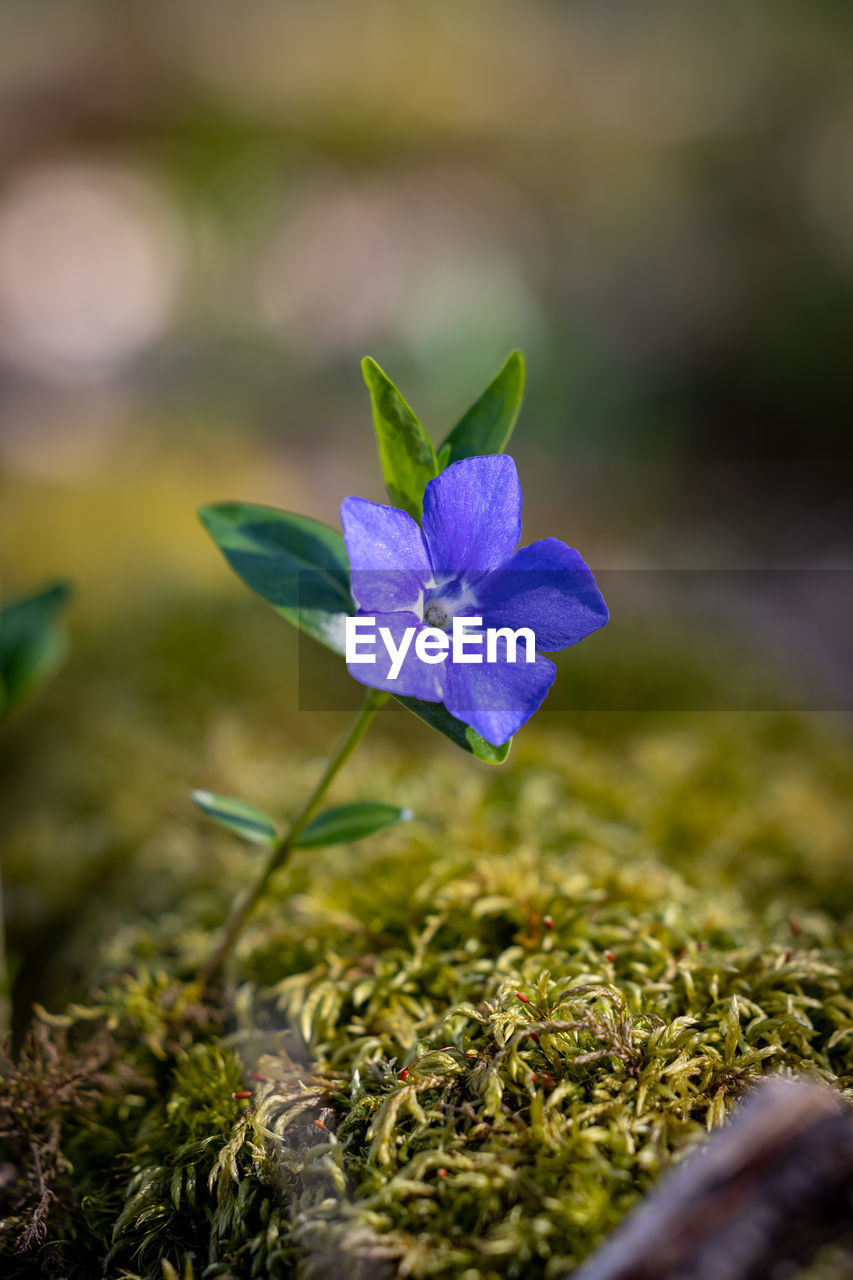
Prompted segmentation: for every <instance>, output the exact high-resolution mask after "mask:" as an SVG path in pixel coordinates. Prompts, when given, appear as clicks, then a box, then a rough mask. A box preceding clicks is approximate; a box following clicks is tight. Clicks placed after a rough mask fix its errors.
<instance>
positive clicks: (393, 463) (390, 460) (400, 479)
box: [361, 356, 438, 520]
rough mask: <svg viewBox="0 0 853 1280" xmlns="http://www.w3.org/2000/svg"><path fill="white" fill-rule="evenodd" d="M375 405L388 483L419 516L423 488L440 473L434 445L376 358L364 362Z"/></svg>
mask: <svg viewBox="0 0 853 1280" xmlns="http://www.w3.org/2000/svg"><path fill="white" fill-rule="evenodd" d="M361 368H362V372H363V374H364V381H365V382H366V383H367V389H368V391H369V392H370V402H371V405H372V406H373V425H374V427H375V428H376V440H377V443H378V445H379V461H380V463H381V464H382V474H383V476H384V477H385V485H386V488H387V489H388V493H389V495H390V497H391V501H392V502H393V503H394V505H395V506H396V507H402V509H403V510H404V511H408V513H409V515H410V516H413V517H414V518H415V520H420V518H421V513H422V511H423V501H424V489H425V488H426V486H427V485H428V483H429V482H430V480H432V479H433V477H434V476H436V475H437V474H438V465H437V463H436V459H435V449H434V448H433V447H432V442H431V440H430V438H429V436H428V435H427V433H426V432H425V431H424V429H423V427H422V426H421V424H420V422H419V421H418V419H417V417H416V415H415V413H414V412H413V410H412V409H410V408H409V406H408V405H407V404H406V401H405V400H404V399H403V397H402V396H401V395H400V392H399V391H398V390H397V388H396V387H395V386H394V383H393V382H392V381H391V379H390V378H389V377H388V376H387V375H386V374H385V373H383V371H382V370H381V369H380V368H379V365H378V364H377V363H376V361H375V360H372V359H371V358H370V356H365V358H364V359H363V360H362V362H361Z"/></svg>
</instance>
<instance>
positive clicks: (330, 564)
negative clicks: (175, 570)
mask: <svg viewBox="0 0 853 1280" xmlns="http://www.w3.org/2000/svg"><path fill="white" fill-rule="evenodd" d="M199 518H200V520H201V522H202V524H203V525H204V527H205V529H207V532H208V533H209V534H210V536H211V538H212V539H213V541H214V542H215V543H216V545H217V546H218V547H219V550H220V551H221V552H222V554H223V555H224V556H225V559H226V560H227V561H228V563H229V564H230V566H231V568H232V569H233V570H234V572H235V573H236V574H237V575H238V576H239V577H240V578H242V579H243V581H244V582H245V583H246V584H247V585H248V586H250V587H251V588H252V590H253V591H257V593H258V595H260V596H263V598H264V599H265V600H267V601H268V602H269V603H270V604H271V605H272V606H273V608H274V609H276V610H277V611H278V613H280V614H281V615H282V617H284V618H286V619H287V621H288V622H290V623H292V625H293V626H295V627H299V628H300V629H301V630H302V631H305V632H307V634H308V635H311V636H313V637H314V639H315V640H319V641H320V643H321V644H324V645H326V647H327V648H329V649H332V650H333V651H334V652H335V653H343V652H344V618H345V617H346V616H347V614H350V613H355V604H354V602H353V599H352V596H351V595H350V589H349V561H348V559H347V553H346V548H345V547H344V540H343V538H342V537H341V535H340V534H339V533H338V532H337V530H335V529H330V528H329V527H328V525H324V524H320V522H319V521H317V520H311V519H309V517H308V516H297V515H294V514H293V513H292V512H290V511H279V510H277V509H276V508H275V507H259V506H253V505H251V504H249V503H244V502H222V503H216V504H214V505H211V506H206V507H202V508H201V509H200V511H199Z"/></svg>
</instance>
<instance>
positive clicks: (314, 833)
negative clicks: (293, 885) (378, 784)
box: [294, 800, 412, 849]
mask: <svg viewBox="0 0 853 1280" xmlns="http://www.w3.org/2000/svg"><path fill="white" fill-rule="evenodd" d="M411 817H412V813H411V810H409V809H398V808H397V806H396V805H393V804H380V803H379V802H378V801H375V800H364V801H359V802H356V803H355V804H343V805H340V806H339V807H338V808H336V809H327V810H326V812H325V813H321V814H320V815H319V817H316V818H315V819H314V820H313V822H309V824H308V826H307V827H306V828H305V830H304V831H303V832H302V834H301V835H300V836H299V837H298V838H297V839H296V840H295V841H294V844H295V845H296V846H297V847H298V848H301V849H315V848H319V847H320V846H321V845H328V844H348V843H349V842H350V841H351V840H361V839H363V837H364V836H370V835H373V833H374V831H381V830H382V828H383V827H390V826H393V825H394V824H395V823H397V822H408V821H409V820H410V819H411Z"/></svg>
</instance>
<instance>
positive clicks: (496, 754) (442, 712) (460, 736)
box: [394, 693, 512, 764]
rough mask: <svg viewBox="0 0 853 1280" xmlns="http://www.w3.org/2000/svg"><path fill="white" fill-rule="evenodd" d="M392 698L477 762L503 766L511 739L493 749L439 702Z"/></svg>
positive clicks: (399, 697) (398, 695) (396, 696)
mask: <svg viewBox="0 0 853 1280" xmlns="http://www.w3.org/2000/svg"><path fill="white" fill-rule="evenodd" d="M394 697H395V698H396V700H397V701H398V702H399V703H401V704H402V705H403V706H404V707H406V709H407V710H408V711H411V712H412V713H413V714H414V715H416V716H417V717H418V718H419V719H420V720H423V722H424V724H428V725H429V726H430V728H431V729H437V730H438V732H439V733H443V734H444V736H445V738H449V739H450V741H451V742H454V743H455V744H456V746H457V747H461V748H462V750H463V751H470V752H471V754H472V755H474V756H476V757H477V759H478V760H483V761H485V763H486V764H503V762H504V760H506V758H507V756H508V755H509V749H510V747H511V746H512V738H510V740H509V742H505V743H504V744H503V745H502V746H500V747H495V746H493V745H492V744H491V742H487V741H486V739H485V738H482V737H481V736H480V734H479V733H477V731H476V729H472V728H471V726H470V725H469V724H465V722H464V720H457V719H456V716H452V715H451V714H450V712H449V711H448V710H447V708H446V707H444V706H442V704H441V703H440V702H423V701H421V699H420V698H405V697H402V696H401V695H400V694H396V693H395V694H394Z"/></svg>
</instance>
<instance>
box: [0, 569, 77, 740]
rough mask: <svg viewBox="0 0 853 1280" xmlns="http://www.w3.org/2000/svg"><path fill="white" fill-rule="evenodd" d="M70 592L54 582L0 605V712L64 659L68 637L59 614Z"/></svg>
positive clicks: (24, 694) (56, 668)
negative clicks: (28, 594)
mask: <svg viewBox="0 0 853 1280" xmlns="http://www.w3.org/2000/svg"><path fill="white" fill-rule="evenodd" d="M70 595H71V588H70V586H69V584H68V583H67V582H55V583H53V584H51V586H49V587H45V588H44V589H43V590H42V591H38V592H36V593H35V594H34V595H31V596H25V597H23V598H22V599H19V600H13V601H11V602H10V603H9V604H6V605H4V606H3V607H2V608H0V715H3V714H6V713H7V712H9V711H11V710H12V708H13V707H14V706H16V705H17V704H18V703H19V702H22V701H23V700H24V699H25V698H26V697H27V696H28V695H29V694H30V693H33V692H35V690H36V689H38V688H39V687H40V686H41V685H43V684H44V683H45V682H46V681H47V680H49V679H50V677H51V676H52V675H54V674H55V672H56V671H57V670H58V668H59V667H60V666H61V664H62V662H63V661H64V660H65V657H66V654H67V652H68V638H67V636H66V634H65V630H64V627H63V626H62V624H61V621H60V614H61V611H62V609H63V608H64V606H65V604H66V603H67V601H68V599H69V597H70Z"/></svg>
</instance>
